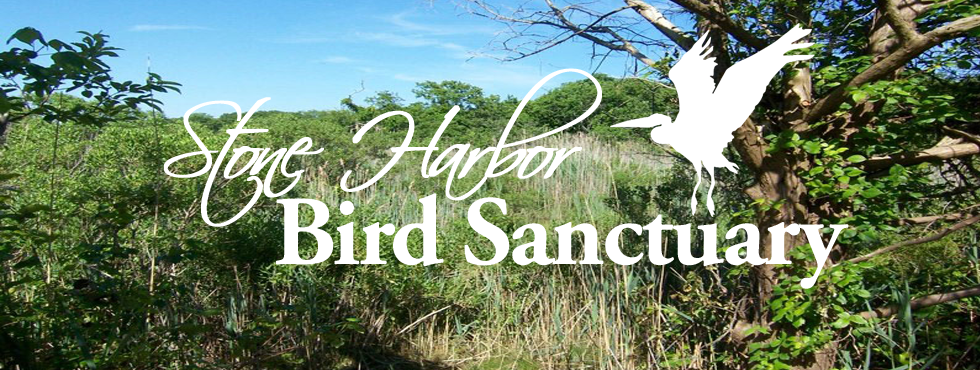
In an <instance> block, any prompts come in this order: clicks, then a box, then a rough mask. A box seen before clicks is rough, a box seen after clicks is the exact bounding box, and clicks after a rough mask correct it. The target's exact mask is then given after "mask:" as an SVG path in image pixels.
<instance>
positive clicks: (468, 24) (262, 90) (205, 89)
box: [0, 0, 633, 116]
mask: <svg viewBox="0 0 980 370" xmlns="http://www.w3.org/2000/svg"><path fill="white" fill-rule="evenodd" d="M614 6H619V3H616V4H614ZM4 8H5V10H6V13H7V14H5V16H4V18H5V19H7V21H5V22H4V24H3V25H0V33H2V34H3V35H4V38H6V37H7V35H10V34H12V33H13V32H14V31H15V30H16V29H18V28H20V27H24V26H32V27H35V28H38V29H39V30H41V32H42V33H44V35H45V37H47V38H49V39H50V38H59V39H62V40H63V41H67V40H70V39H73V38H77V37H76V35H75V34H74V32H75V31H79V30H85V31H93V32H94V31H102V32H104V33H106V34H109V35H110V36H111V43H112V44H113V45H115V46H117V47H121V48H123V49H125V50H124V51H123V52H122V53H121V57H120V58H116V59H114V60H113V61H112V62H111V63H110V64H111V65H112V66H113V69H114V70H115V74H116V76H117V78H120V79H129V80H142V79H143V78H145V71H146V59H147V56H149V57H150V58H151V59H152V68H153V71H154V72H157V73H159V74H161V75H162V76H163V77H164V78H165V79H168V80H172V81H177V82H180V83H181V84H183V85H184V86H183V88H182V90H183V93H182V94H180V95H178V94H168V95H167V96H164V97H162V100H163V101H164V103H165V108H164V110H165V113H166V114H167V115H168V116H179V115H182V114H183V112H184V111H185V110H187V109H188V108H190V107H192V106H194V105H196V104H199V103H203V102H206V101H212V100H232V101H235V102H237V103H238V104H239V105H241V106H242V107H243V109H247V108H248V107H250V106H251V105H252V103H254V102H255V101H256V100H258V99H261V98H263V97H271V98H272V100H271V101H270V102H268V103H266V104H265V105H264V106H263V109H265V110H273V109H274V110H286V111H296V110H309V109H332V108H337V107H338V106H339V101H340V100H341V99H342V98H344V97H347V96H348V95H349V94H351V93H353V92H355V91H357V90H359V89H360V88H361V85H362V83H363V86H364V88H365V90H364V91H363V92H360V93H358V94H356V95H354V99H355V100H357V101H360V100H362V99H364V98H365V97H368V96H371V95H373V93H374V92H376V91H380V90H391V91H394V92H396V93H398V94H399V95H400V96H401V97H403V98H405V99H406V100H408V101H412V100H413V99H414V98H413V95H412V93H411V89H412V87H414V85H415V83H416V82H420V81H424V80H436V81H439V80H461V81H465V82H468V83H472V84H474V85H477V86H480V87H482V88H484V90H485V91H487V92H488V93H493V94H499V95H508V94H510V95H515V96H519V97H520V96H523V95H524V94H525V93H527V91H528V90H529V89H530V88H531V87H532V86H533V85H534V84H535V83H536V82H537V81H538V80H540V78H541V77H543V76H545V75H547V74H548V73H551V72H553V71H555V70H558V69H562V68H579V69H584V70H587V71H590V72H591V71H593V70H595V69H596V63H595V62H593V61H592V60H590V54H591V50H592V48H591V46H590V45H589V44H588V43H585V42H576V43H568V44H565V45H562V46H560V47H557V48H553V49H551V50H549V51H547V52H545V53H542V54H539V55H538V56H535V57H532V58H529V59H526V60H521V61H517V62H507V63H502V62H499V61H497V60H495V59H493V58H491V57H488V56H486V55H488V54H489V55H499V54H500V52H499V51H496V50H493V48H492V47H491V46H490V45H488V43H489V42H490V41H491V40H493V39H494V37H495V36H497V34H498V32H500V31H503V29H504V26H503V25H500V24H498V23H495V22H492V21H490V20H487V19H485V18H480V17H475V16H473V15H470V14H467V13H466V11H465V9H462V8H459V7H458V6H457V5H456V4H454V3H453V2H448V1H445V2H439V1H436V2H428V1H417V0H415V1H404V0H398V1H383V2H381V1H378V2H375V1H363V2H361V1H328V2H313V1H295V2H253V1H237V2H207V3H205V2H191V1H174V2H164V1H155V2H150V1H99V2H84V3H83V2H80V1H47V0H41V1H18V2H14V3H10V4H7V5H6V6H5V7H4ZM10 20H16V21H14V22H11V21H10ZM632 65H633V63H632V62H631V61H628V60H627V59H626V58H625V57H623V56H618V55H614V56H611V57H610V58H608V59H607V60H606V61H604V62H603V63H602V65H601V67H600V68H599V69H598V71H599V72H604V73H609V74H612V75H622V74H624V73H625V72H626V70H627V69H628V68H627V66H632ZM559 82H560V81H559ZM219 112H220V111H213V112H212V113H219Z"/></svg>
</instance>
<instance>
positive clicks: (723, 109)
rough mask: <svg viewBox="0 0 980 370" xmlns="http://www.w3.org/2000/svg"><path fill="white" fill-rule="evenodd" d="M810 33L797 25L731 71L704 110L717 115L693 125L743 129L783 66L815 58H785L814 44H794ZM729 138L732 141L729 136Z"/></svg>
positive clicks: (730, 129) (804, 56)
mask: <svg viewBox="0 0 980 370" xmlns="http://www.w3.org/2000/svg"><path fill="white" fill-rule="evenodd" d="M809 34H810V30H808V29H803V28H801V27H800V26H799V25H797V26H796V27H793V28H792V29H791V30H789V32H786V34H784V35H783V36H782V37H780V38H779V39H778V40H776V42H774V43H772V45H769V46H767V47H766V48H765V49H762V50H760V51H759V52H757V53H755V54H754V55H752V56H750V57H748V58H746V59H744V60H742V61H740V62H738V63H735V65H733V66H731V67H730V68H728V70H726V71H725V76H724V77H722V79H721V81H720V82H719V83H718V87H717V88H716V89H715V91H714V95H713V97H712V99H711V102H710V103H709V104H710V107H702V108H701V109H710V110H711V111H713V112H715V113H714V115H713V116H712V117H711V119H708V120H704V119H702V120H699V121H698V122H692V123H693V124H695V125H698V126H700V127H702V128H703V129H705V130H709V129H710V130H716V131H725V132H726V133H731V132H732V131H734V130H735V129H737V128H738V127H739V126H741V125H742V123H743V122H745V120H746V119H747V118H749V115H751V114H752V111H754V110H755V106H756V105H758V104H759V101H760V100H762V95H763V94H764V93H765V92H766V87H767V86H769V82H770V81H771V80H772V78H773V77H774V76H775V75H776V74H777V73H779V71H780V70H781V69H782V68H783V66H784V65H786V64H787V63H791V62H796V61H802V60H807V59H810V58H812V57H813V56H812V55H786V53H787V52H789V51H792V50H796V49H802V48H806V47H809V46H811V45H813V44H811V43H799V44H796V43H795V42H796V41H799V40H800V39H802V38H803V37H806V35H809ZM671 72H673V71H671ZM728 139H729V141H730V140H731V138H730V137H729V138H728ZM726 143H727V142H726Z"/></svg>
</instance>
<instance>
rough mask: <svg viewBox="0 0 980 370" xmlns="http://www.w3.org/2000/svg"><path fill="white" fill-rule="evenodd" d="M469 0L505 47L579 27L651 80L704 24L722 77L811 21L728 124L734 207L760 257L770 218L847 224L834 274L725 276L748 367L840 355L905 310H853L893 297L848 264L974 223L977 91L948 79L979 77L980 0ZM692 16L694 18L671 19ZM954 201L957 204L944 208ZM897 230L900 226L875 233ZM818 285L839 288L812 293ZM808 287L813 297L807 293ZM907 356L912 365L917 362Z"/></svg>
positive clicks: (541, 41) (822, 361) (518, 53)
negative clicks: (739, 196)
mask: <svg viewBox="0 0 980 370" xmlns="http://www.w3.org/2000/svg"><path fill="white" fill-rule="evenodd" d="M471 3H472V4H473V7H472V8H473V11H474V12H475V13H477V14H479V15H481V16H485V17H488V18H491V19H494V20H497V21H500V22H503V23H507V24H516V25H520V27H511V28H510V29H511V30H515V31H514V32H515V33H514V34H512V35H511V37H509V38H504V39H503V42H502V43H501V44H500V45H501V47H503V48H504V49H506V50H507V51H510V52H511V55H512V56H511V57H510V59H512V60H516V59H520V58H524V57H527V56H529V55H534V54H537V53H538V52H541V51H544V50H547V49H550V48H553V47H555V46H556V45H558V44H561V43H564V42H568V41H571V40H585V41H587V42H591V43H593V44H594V45H595V46H596V48H598V49H605V50H607V51H608V52H610V53H612V52H620V53H624V54H626V55H628V56H630V57H632V58H634V59H635V60H636V61H637V62H639V63H641V64H642V65H644V66H645V67H646V68H647V70H648V71H650V72H652V73H654V76H655V77H659V78H665V77H666V75H667V73H666V72H667V71H668V70H669V67H670V65H672V64H673V62H674V61H675V60H676V56H677V55H679V54H680V52H681V51H683V50H687V49H689V48H690V47H691V46H692V45H693V44H694V42H695V39H696V37H697V36H698V35H701V34H704V33H707V34H709V35H710V36H711V37H712V38H711V42H712V49H713V50H714V54H713V55H712V56H713V57H715V58H716V61H717V64H718V66H717V68H716V69H715V73H714V76H713V77H714V79H715V81H719V80H721V79H722V78H723V76H724V72H725V70H726V69H727V68H728V67H729V66H730V65H732V64H733V63H734V62H736V61H738V60H740V59H743V58H746V57H747V56H749V55H751V54H752V53H754V52H756V51H758V50H761V49H763V48H764V47H766V46H767V45H769V44H770V43H771V42H773V40H775V38H777V37H779V36H780V35H782V34H783V33H785V32H786V31H788V30H789V29H790V28H791V27H793V26H794V25H797V24H801V25H803V26H804V27H805V28H812V29H813V30H814V32H813V33H812V35H811V36H810V38H809V40H808V41H809V42H814V43H816V44H817V45H816V46H814V47H813V48H812V49H810V50H809V52H810V53H812V54H814V55H815V58H814V59H813V60H812V61H811V62H810V63H798V64H795V65H793V66H790V67H787V68H786V69H785V70H784V73H782V75H781V76H780V77H778V78H776V79H775V80H774V81H773V82H772V83H771V85H770V88H769V89H768V92H767V93H766V95H765V96H764V98H763V99H762V103H761V104H760V108H759V110H758V111H757V112H756V114H754V115H753V116H752V117H751V118H750V119H748V120H746V121H745V123H744V124H743V125H742V126H741V127H740V128H739V129H737V130H735V132H734V140H733V141H732V146H733V147H734V148H735V149H736V151H737V152H738V154H739V157H740V162H741V168H742V171H743V172H747V174H748V175H749V176H747V178H746V180H747V181H749V182H750V184H749V186H746V187H745V190H744V191H745V194H746V195H747V196H748V197H749V198H751V199H752V200H753V201H754V203H753V204H754V206H755V208H754V210H755V211H754V212H753V213H752V214H751V215H750V214H743V215H744V216H746V217H750V218H751V221H754V223H756V224H757V225H759V226H760V230H763V235H762V236H761V240H762V251H763V257H768V256H770V255H771V253H772V248H773V244H772V243H771V237H770V235H768V233H767V232H766V231H765V230H766V229H767V228H768V227H769V226H772V225H776V224H779V223H798V224H813V223H823V224H827V223H847V224H850V225H851V228H850V230H848V231H847V233H845V234H844V235H843V237H842V238H841V240H839V241H838V246H839V248H838V249H837V250H835V251H834V252H833V254H832V257H831V258H832V261H831V262H832V263H833V264H834V265H835V266H834V267H833V268H832V271H833V273H832V274H829V275H828V274H824V275H823V276H829V278H827V279H826V280H822V281H821V283H820V284H819V285H818V286H817V287H816V288H813V289H812V290H808V291H806V292H802V291H799V288H798V286H797V289H796V290H794V289H793V288H792V287H793V286H795V284H796V283H797V282H798V281H799V279H800V277H801V275H802V274H804V273H805V272H806V270H792V269H781V268H776V267H774V266H773V265H760V266H756V267H754V268H752V269H751V273H750V275H749V277H750V278H749V280H748V281H747V283H746V284H745V285H742V286H738V287H737V288H738V289H734V290H732V296H731V297H730V299H733V300H739V301H744V302H747V304H745V305H743V306H741V307H740V308H739V309H738V310H736V311H735V312H734V314H733V316H734V318H733V320H734V322H735V325H734V326H733V329H732V330H731V332H730V335H731V339H732V340H731V344H732V345H734V346H736V347H738V348H743V349H745V351H744V353H746V356H749V357H745V358H744V359H745V360H748V362H751V363H752V364H754V365H756V366H759V367H774V368H779V367H797V368H821V369H829V368H831V367H833V366H834V362H835V359H836V357H837V356H838V354H839V352H840V351H842V350H843V349H842V347H841V345H840V343H841V342H840V339H841V338H840V337H843V336H847V334H846V333H848V332H847V331H845V328H848V327H849V325H852V324H853V325H858V324H857V323H859V322H863V321H862V320H864V319H867V318H873V317H884V316H888V315H889V314H894V313H896V312H898V311H897V310H893V309H884V310H879V311H867V312H860V311H863V310H864V309H865V308H864V305H862V304H861V303H870V304H878V305H885V307H894V306H893V305H895V304H899V303H900V302H898V303H896V302H889V299H888V297H872V296H870V295H868V291H867V290H864V289H863V288H860V287H858V286H857V284H858V281H859V279H856V278H854V279H852V278H850V277H849V276H852V275H851V274H852V273H853V270H852V269H855V268H858V267H856V266H855V265H854V264H855V263H858V262H862V261H866V260H868V259H870V258H871V257H873V256H877V255H881V254H884V253H887V252H890V251H892V250H896V249H900V248H901V249H905V248H908V247H911V246H914V245H920V244H923V243H927V242H930V241H934V240H937V239H939V238H943V237H945V236H947V235H949V234H951V233H953V232H954V231H957V230H963V229H966V228H967V226H969V225H972V224H974V223H976V222H978V221H980V217H978V216H974V214H975V212H974V211H968V210H969V209H972V206H973V205H974V203H975V202H976V198H975V197H976V195H977V194H976V186H975V185H974V184H976V183H977V181H980V177H978V176H977V172H976V171H974V170H971V168H974V166H975V164H976V160H975V158H973V156H974V155H976V154H978V153H980V139H978V137H977V136H976V134H977V130H976V128H975V125H976V123H977V115H976V113H975V112H976V108H975V103H968V102H966V101H964V100H958V99H957V95H958V94H957V93H955V92H954V91H956V89H957V88H958V87H964V86H967V85H971V84H970V83H969V82H968V81H971V80H973V81H975V78H976V75H977V69H976V64H977V56H978V53H977V48H976V45H977V43H978V42H977V41H978V36H980V6H978V5H977V4H976V3H975V2H970V1H963V0H954V1H942V2H927V1H899V0H879V1H876V2H871V1H843V2H840V1H782V0H776V1H738V2H734V1H723V0H709V1H699V0H672V3H674V5H676V6H677V7H678V8H679V9H681V10H682V11H681V12H679V13H666V12H664V11H661V8H659V7H658V6H657V5H654V4H652V3H648V2H646V1H643V0H625V1H624V4H622V5H621V6H618V7H614V6H605V5H600V4H594V3H583V4H579V3H569V4H558V3H555V2H553V1H551V0H545V1H544V3H543V4H539V6H534V5H533V4H528V5H526V6H522V7H520V8H517V9H513V10H509V9H505V8H504V7H499V6H495V5H492V4H489V3H487V2H484V1H481V0H474V1H472V2H471ZM665 14H666V15H665ZM689 18H694V23H693V27H690V28H687V29H685V28H682V27H681V26H679V25H678V24H679V22H680V21H686V20H687V19H689ZM680 24H683V23H680ZM512 45H518V46H517V47H510V46H512ZM655 53H656V54H661V53H662V54H664V55H666V57H665V58H662V59H659V60H657V59H656V58H654V57H651V55H655ZM597 54H599V55H602V54H600V53H597ZM706 109H710V108H709V107H706ZM622 118H623V119H626V118H635V117H622ZM933 193H936V194H944V198H945V200H946V201H948V202H949V203H947V204H945V205H941V204H938V203H937V202H935V201H934V199H930V198H928V197H926V196H925V194H933ZM949 208H952V209H962V210H963V211H960V212H956V213H955V215H956V216H955V217H954V216H948V215H947V213H948V212H949V211H947V210H946V209H949ZM903 220H904V221H903ZM910 220H914V221H910ZM939 220H942V221H945V222H948V223H951V224H950V225H948V226H946V227H944V228H942V229H941V230H939V231H937V232H933V233H932V234H931V235H930V236H929V237H927V238H914V237H912V235H916V234H918V233H922V232H923V231H922V229H921V228H919V227H916V226H915V225H932V222H935V221H939ZM942 221H940V222H942ZM922 222H925V223H924V224H923V223H922ZM896 225H901V226H898V227H897V226H896ZM902 239H908V240H904V241H901V242H897V243H896V244H891V245H886V246H882V245H881V243H883V242H887V241H888V240H902ZM804 243H805V240H803V238H802V234H801V235H800V236H797V237H787V240H785V243H783V244H784V248H785V249H786V251H785V252H788V253H791V254H792V250H794V249H795V248H798V247H802V246H803V244H804ZM879 247H880V249H879ZM803 249H806V247H803ZM857 276H863V274H861V275H857ZM957 289H958V290H957V292H956V293H955V294H953V296H956V297H957V298H966V297H971V296H976V295H978V294H980V286H973V287H962V286H959V287H957ZM823 295H834V296H839V297H840V300H839V302H836V303H834V302H821V301H819V299H817V298H813V297H820V296H823ZM947 296H949V295H947ZM786 297H792V298H790V300H789V301H785V300H784V299H785V298H786ZM804 297H806V298H804ZM928 297H931V296H927V297H923V298H918V299H911V300H910V301H907V302H906V303H908V305H909V306H910V307H912V308H913V309H921V308H924V307H928V306H930V305H935V304H939V303H942V302H946V301H948V300H934V299H927V298H928ZM802 299H807V300H813V301H814V302H816V303H813V304H812V305H811V304H810V302H808V303H806V304H805V305H800V304H799V303H800V300H802ZM786 302H793V303H794V305H789V306H787V303H786ZM852 319H853V320H852ZM726 330H727V329H726ZM852 344H853V343H852ZM905 360H906V362H907V363H909V366H918V364H922V363H924V362H925V359H920V360H918V361H916V360H915V359H910V358H909V357H908V356H906V359H905Z"/></svg>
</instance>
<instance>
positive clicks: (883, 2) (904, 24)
mask: <svg viewBox="0 0 980 370" xmlns="http://www.w3.org/2000/svg"><path fill="white" fill-rule="evenodd" d="M878 8H880V9H882V13H883V14H884V16H885V21H887V22H888V25H890V26H891V27H892V30H894V31H895V34H896V35H898V39H899V41H901V42H902V43H906V42H908V41H909V40H914V39H916V38H918V37H919V36H921V35H920V34H919V31H916V29H915V28H916V26H915V22H914V21H913V20H910V19H906V18H905V17H903V16H902V12H901V11H900V10H899V9H898V4H897V3H896V0H878Z"/></svg>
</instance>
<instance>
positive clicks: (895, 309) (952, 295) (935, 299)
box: [858, 285, 980, 319]
mask: <svg viewBox="0 0 980 370" xmlns="http://www.w3.org/2000/svg"><path fill="white" fill-rule="evenodd" d="M978 295H980V285H977V286H974V287H970V288H966V289H960V290H957V291H954V292H947V293H937V294H931V295H927V296H925V297H921V298H916V299H913V300H911V301H909V307H910V308H911V309H913V310H918V309H920V308H926V307H930V306H935V305H937V304H943V303H946V302H950V301H955V300H959V299H963V298H970V297H976V296H978ZM903 308H904V307H901V306H898V305H891V306H887V307H881V308H877V309H875V310H873V311H865V312H861V313H860V314H858V315H861V317H863V318H865V319H873V318H885V317H891V316H894V315H896V314H898V313H899V312H900V311H901V310H902V309H903Z"/></svg>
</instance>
